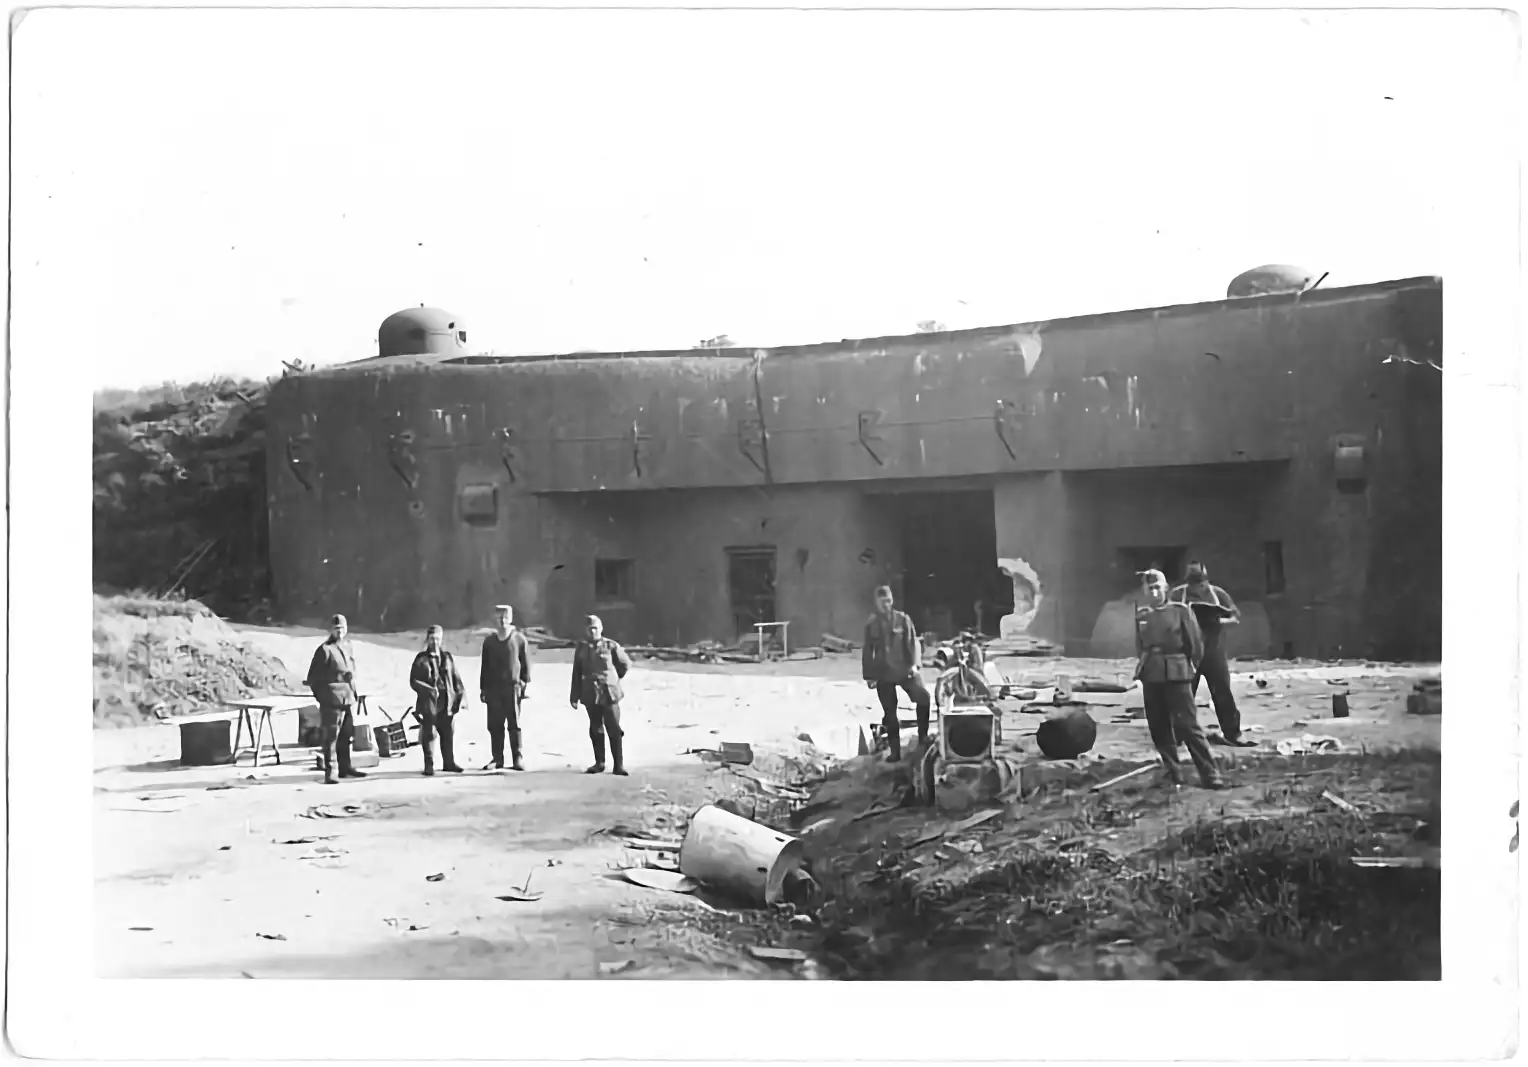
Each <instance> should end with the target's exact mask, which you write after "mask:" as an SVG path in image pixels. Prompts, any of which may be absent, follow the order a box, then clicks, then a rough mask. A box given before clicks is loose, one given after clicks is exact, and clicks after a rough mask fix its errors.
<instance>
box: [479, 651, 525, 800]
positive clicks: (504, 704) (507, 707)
mask: <svg viewBox="0 0 1528 1067" xmlns="http://www.w3.org/2000/svg"><path fill="white" fill-rule="evenodd" d="M530 684H531V657H530V650H529V648H528V646H527V642H526V640H525V635H524V634H522V633H521V632H520V631H519V630H511V631H510V632H509V637H508V638H507V639H505V640H502V641H501V640H499V635H498V634H489V635H488V636H487V637H485V638H483V666H482V668H481V669H480V670H479V672H478V689H479V690H480V691H481V692H482V694H483V703H484V704H485V705H487V707H488V739H489V741H490V742H491V743H492V745H493V765H494V766H495V767H503V766H504V732H505V728H506V727H507V728H508V730H509V750H510V755H511V756H512V757H513V759H514V768H515V770H520V769H521V768H522V764H521V762H520V700H521V698H523V697H524V696H525V687H526V686H528V685H530Z"/></svg>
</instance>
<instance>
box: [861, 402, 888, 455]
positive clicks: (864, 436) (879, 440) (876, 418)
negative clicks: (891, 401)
mask: <svg viewBox="0 0 1528 1067" xmlns="http://www.w3.org/2000/svg"><path fill="white" fill-rule="evenodd" d="M880 425H881V413H880V412H879V411H861V412H860V414H859V443H860V444H861V445H862V446H864V449H865V451H866V452H868V453H869V454H870V458H871V459H873V460H875V462H876V464H877V465H878V466H881V467H884V466H886V461H885V460H883V459H882V458H881V457H880V456H878V455H877V454H876V451H875V449H874V448H873V447H871V446H873V445H879V444H884V443H885V438H883V437H882V436H881V434H880V431H879V429H878V427H879V426H880Z"/></svg>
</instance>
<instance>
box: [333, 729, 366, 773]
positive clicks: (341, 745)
mask: <svg viewBox="0 0 1528 1067" xmlns="http://www.w3.org/2000/svg"><path fill="white" fill-rule="evenodd" d="M335 747H336V748H338V749H339V757H340V777H341V778H365V777H366V772H365V771H358V770H356V769H355V768H354V767H352V766H351V765H350V741H349V739H348V738H347V739H345V740H342V741H338V742H336V744H335Z"/></svg>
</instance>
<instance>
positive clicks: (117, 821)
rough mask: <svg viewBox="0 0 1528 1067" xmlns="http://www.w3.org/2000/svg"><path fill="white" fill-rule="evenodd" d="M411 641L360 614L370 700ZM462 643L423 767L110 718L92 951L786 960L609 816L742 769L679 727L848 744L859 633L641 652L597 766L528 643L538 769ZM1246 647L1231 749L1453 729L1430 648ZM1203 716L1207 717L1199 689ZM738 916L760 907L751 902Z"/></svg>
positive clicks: (645, 817)
mask: <svg viewBox="0 0 1528 1067" xmlns="http://www.w3.org/2000/svg"><path fill="white" fill-rule="evenodd" d="M243 632H244V634H245V635H246V636H247V637H248V638H249V639H250V640H251V641H252V642H254V643H255V644H256V645H257V646H258V647H259V648H261V649H262V650H264V651H267V652H269V653H271V654H272V655H274V656H276V657H277V658H279V659H281V660H282V661H283V662H285V663H286V664H287V666H288V667H289V668H290V669H291V670H292V671H293V672H295V673H296V674H297V676H298V677H301V676H302V672H303V671H304V670H305V669H306V666H307V661H308V659H309V657H310V656H311V654H312V650H313V648H314V646H315V645H316V644H317V643H318V642H319V641H320V640H322V635H321V634H320V633H318V632H317V631H311V630H297V629H275V628H244V630H243ZM420 644H421V638H420V637H419V635H416V634H403V635H387V636H381V637H371V636H365V637H357V638H356V646H357V660H358V675H359V677H360V680H361V687H362V689H363V690H364V691H367V692H368V696H369V701H370V703H371V704H372V706H373V707H374V708H375V707H377V706H381V707H384V708H387V709H388V710H389V711H394V712H396V711H399V710H402V708H404V707H405V706H406V705H407V704H408V703H409V697H408V688H407V682H406V678H407V673H408V665H409V662H410V660H411V658H412V656H413V654H414V652H415V650H417V649H418V648H419V647H420ZM451 644H452V645H453V647H454V648H455V650H456V651H457V654H458V660H459V665H460V667H461V670H462V672H463V675H464V677H465V678H466V679H467V682H468V690H469V695H470V697H471V705H470V706H469V707H468V708H467V710H466V711H464V712H463V714H462V716H461V718H460V719H459V720H458V734H457V736H458V742H457V746H458V748H457V751H458V756H457V758H458V761H459V762H460V763H461V764H462V765H463V766H464V767H466V768H468V771H469V773H467V774H463V775H437V776H436V777H435V778H433V779H426V778H424V777H422V776H421V775H420V773H419V771H420V768H421V766H422V757H421V755H420V753H419V750H418V749H417V748H414V749H410V750H409V752H408V754H407V755H405V756H403V757H402V758H398V759H390V760H384V761H383V762H382V765H381V766H380V767H378V768H375V769H373V770H372V771H371V774H370V777H369V778H367V779H366V780H364V781H356V782H349V783H342V784H339V785H334V786H326V785H323V784H322V783H321V782H320V780H319V779H320V776H319V775H318V773H317V772H316V771H314V770H313V769H312V760H311V756H310V754H309V751H308V750H307V749H301V748H298V747H297V746H296V744H295V737H296V723H295V718H294V717H287V718H286V719H285V720H284V721H282V720H278V723H277V737H278V739H279V740H280V741H281V742H282V743H283V763H282V765H280V766H279V767H273V766H270V765H268V764H267V765H264V766H262V767H260V768H259V769H258V770H253V769H251V768H250V766H249V764H248V761H247V760H246V761H244V762H243V764H242V765H241V766H240V767H239V768H237V769H236V768H232V767H216V768H182V767H180V766H179V764H178V761H177V754H178V748H179V741H178V732H177V731H176V729H174V728H173V727H168V726H145V727H139V728H131V729H121V730H97V731H96V733H95V744H96V761H95V762H96V768H97V769H96V773H95V787H96V796H95V802H96V809H95V820H96V821H95V864H96V894H97V896H96V905H97V906H96V933H97V939H96V943H97V963H98V973H99V974H101V975H102V976H119V977H180V978H186V977H220V976H226V977H239V976H244V977H254V978H277V977H303V978H422V977H438V978H553V977H557V978H564V977H566V978H593V977H600V976H601V975H603V974H615V973H617V968H618V967H619V968H621V970H620V971H619V973H620V974H621V975H622V976H623V977H652V976H679V977H773V976H782V975H780V972H779V971H778V970H774V969H771V968H770V967H769V966H768V965H766V964H762V963H759V962H757V961H755V960H753V959H752V958H750V957H749V956H748V955H747V953H746V952H745V951H744V950H743V947H742V943H741V942H740V941H739V939H738V938H737V937H731V938H729V937H726V936H721V934H720V933H719V932H718V931H717V926H718V923H725V922H726V921H727V920H728V919H729V916H728V915H726V914H724V913H718V912H715V911H712V910H710V908H709V907H708V905H707V904H705V903H704V902H703V901H696V900H693V899H691V898H689V897H686V896H683V895H679V894H671V893H663V892H659V891H655V890H649V889H644V888H640V887H638V886H635V885H632V884H630V883H627V882H625V881H624V880H622V879H620V878H619V877H618V876H617V875H616V874H615V868H616V867H618V866H620V865H621V864H622V863H623V862H625V861H626V860H629V858H630V857H629V854H627V853H626V852H625V850H624V849H623V848H622V847H621V846H620V844H619V842H618V840H617V839H615V838H614V837H612V836H610V835H602V834H599V833H597V832H598V831H601V830H605V829H608V828H611V827H614V826H616V825H626V826H632V827H639V828H645V829H648V830H650V831H654V832H659V833H661V832H662V831H663V829H664V828H665V826H668V825H672V822H673V820H674V819H676V818H680V819H682V817H683V815H686V814H688V812H690V811H693V810H694V808H695V807H698V806H699V805H700V804H701V803H703V802H705V801H706V800H708V799H711V798H713V797H715V796H717V795H719V794H723V793H726V792H728V791H729V790H730V789H732V788H733V787H734V786H735V784H736V779H735V778H733V776H732V775H730V773H729V772H727V771H725V770H721V769H718V768H717V767H716V766H715V765H714V764H710V763H706V762H703V761H701V760H700V759H698V758H696V757H695V756H693V755H687V754H685V750H686V749H690V748H700V747H714V746H715V745H716V744H717V743H718V742H720V741H748V742H752V743H754V744H755V745H768V744H776V743H777V744H781V745H789V744H795V743H796V742H795V738H796V737H797V735H799V734H801V733H807V734H809V735H812V736H813V738H814V739H815V740H817V741H818V742H819V743H821V744H824V745H825V746H826V745H827V744H828V742H827V741H825V740H824V739H827V738H832V739H834V740H833V742H832V743H833V744H841V743H843V739H844V738H847V737H850V736H852V735H853V727H854V726H855V725H856V724H863V725H867V726H868V724H869V723H871V722H873V721H875V720H876V719H878V718H879V711H878V709H877V708H876V707H875V701H874V696H873V694H871V693H870V692H868V691H867V690H866V689H865V687H864V685H863V683H861V682H860V681H859V679H858V675H859V670H858V667H859V663H858V657H857V656H841V657H829V658H827V659H823V660H817V661H805V662H785V663H771V664H760V665H758V666H753V665H736V664H729V665H722V666H713V665H688V664H684V665H680V664H666V663H660V662H657V661H641V660H639V661H638V663H637V665H636V666H635V667H634V669H633V671H632V674H631V675H630V677H629V681H628V690H629V696H628V699H627V701H626V702H625V704H624V705H623V721H624V724H625V726H626V729H627V762H628V765H629V767H630V770H631V776H630V777H628V778H615V777H613V776H610V775H608V774H606V775H602V776H588V775H585V774H583V773H581V772H582V769H583V767H585V766H586V765H587V764H588V763H589V762H590V758H591V753H590V750H589V742H588V737H587V732H586V731H587V720H586V719H585V718H584V716H583V714H582V712H581V711H574V710H572V709H570V708H569V707H568V703H567V687H568V671H569V662H570V659H571V654H570V653H569V652H566V651H541V652H539V653H536V654H535V656H534V664H533V668H534V678H533V682H532V685H531V690H530V699H529V702H528V704H527V707H526V710H525V715H524V722H523V726H524V731H525V742H526V752H525V755H526V763H527V766H528V768H529V769H528V771H526V772H525V773H521V774H516V773H513V772H502V773H487V772H481V771H478V770H476V768H480V767H482V766H483V765H484V764H485V763H487V762H488V759H489V755H488V737H487V729H486V725H485V723H484V721H483V715H482V709H481V705H480V704H479V703H478V702H477V700H476V693H475V681H476V672H477V668H478V662H477V659H476V657H475V656H472V655H471V654H470V652H471V651H472V650H473V648H474V645H475V642H473V641H471V640H470V638H468V637H466V636H463V635H453V636H452V640H451ZM997 663H998V666H999V668H1000V669H1001V670H1002V671H1003V672H1004V673H1005V675H1007V676H1008V677H1009V678H1011V679H1013V680H1016V681H1024V680H1033V681H1036V682H1046V681H1049V680H1050V679H1051V678H1053V677H1054V675H1055V674H1056V673H1058V672H1060V673H1065V674H1068V675H1070V676H1071V677H1072V678H1074V679H1079V678H1094V679H1100V680H1123V679H1124V678H1125V677H1126V676H1127V674H1128V670H1129V666H1130V665H1129V664H1128V663H1125V662H1121V661H1099V660H1038V659H1030V658H1008V659H1000V660H998V661H997ZM1233 669H1234V670H1235V671H1236V675H1235V678H1234V685H1235V689H1236V692H1237V696H1238V700H1239V702H1240V704H1241V707H1242V711H1243V719H1244V722H1246V723H1247V724H1249V726H1252V727H1260V728H1261V729H1260V730H1256V731H1255V732H1253V733H1252V734H1250V736H1252V737H1255V738H1256V739H1258V740H1259V742H1260V745H1259V748H1258V749H1250V750H1244V751H1238V752H1237V753H1236V755H1237V758H1239V759H1247V758H1255V757H1256V754H1257V753H1259V752H1271V751H1272V749H1273V746H1274V744H1275V743H1276V742H1277V741H1278V740H1279V739H1282V738H1287V737H1298V736H1300V735H1301V734H1305V733H1315V734H1321V735H1327V736H1332V737H1336V738H1338V739H1339V740H1340V741H1341V742H1342V744H1343V745H1344V747H1345V748H1347V749H1349V750H1353V749H1363V748H1382V747H1386V746H1400V747H1408V748H1422V749H1434V750H1435V749H1436V748H1437V745H1438V736H1439V719H1438V718H1437V717H1419V716H1408V715H1407V714H1406V713H1405V694H1406V692H1407V691H1408V690H1409V689H1410V687H1411V684H1412V681H1413V680H1414V679H1415V678H1416V677H1419V676H1422V675H1425V674H1433V673H1436V670H1437V669H1436V667H1433V666H1425V665H1424V666H1394V665H1379V664H1363V663H1348V664H1339V665H1331V664H1311V663H1286V662H1276V663H1236V664H1234V665H1233ZM1259 679H1261V680H1262V681H1264V682H1265V683H1266V685H1265V686H1261V687H1260V686H1259V685H1258V684H1257V681H1258V680H1259ZM1333 692H1345V693H1347V694H1348V705H1349V707H1350V709H1351V717H1350V718H1348V719H1345V720H1334V719H1332V718H1331V694H1332V693H1333ZM1082 699H1085V700H1087V701H1088V702H1090V703H1097V704H1100V705H1101V706H1100V707H1098V708H1097V709H1095V718H1097V719H1098V720H1099V723H1100V729H1099V741H1098V745H1097V746H1096V749H1095V751H1096V753H1097V757H1095V758H1099V759H1102V758H1109V757H1118V758H1147V757H1149V755H1150V745H1149V741H1148V740H1147V737H1146V729H1145V725H1144V721H1143V720H1139V719H1131V720H1128V721H1123V722H1120V723H1114V722H1111V721H1110V720H1111V719H1112V718H1113V717H1115V716H1117V715H1120V714H1121V713H1122V712H1123V711H1124V710H1125V709H1124V704H1125V702H1126V699H1127V698H1126V696H1125V695H1124V694H1117V695H1116V694H1102V695H1087V696H1085V697H1083V698H1082ZM1201 703H1206V704H1207V697H1206V696H1205V695H1203V694H1202V695H1201ZM1201 718H1202V719H1203V721H1205V722H1207V723H1208V722H1211V721H1213V716H1212V715H1211V714H1210V713H1209V712H1208V711H1207V710H1206V711H1204V712H1202V713H1201ZM1039 721H1040V717H1039V716H1038V715H1036V714H1034V713H1031V712H1025V711H1023V710H1021V709H1020V708H1018V707H1017V706H1014V707H1012V708H1010V709H1009V710H1007V711H1005V715H1004V732H1005V736H1006V737H1007V739H1008V740H1009V741H1010V743H1015V742H1016V743H1017V744H1019V745H1023V746H1029V747H1032V739H1030V738H1028V737H1026V736H1025V735H1026V734H1027V733H1029V732H1031V731H1033V729H1034V725H1035V724H1036V723H1038V722H1039ZM1222 751H1229V750H1222ZM846 754H847V753H846ZM1035 758H1036V759H1038V756H1036V757H1035ZM1232 777H1233V782H1234V781H1235V774H1234V772H1233V775H1232ZM1239 788H1240V789H1245V790H1247V791H1251V790H1253V789H1254V788H1255V789H1256V790H1257V791H1258V792H1259V793H1261V792H1262V791H1263V790H1264V785H1261V784H1260V785H1257V786H1254V785H1253V784H1252V783H1251V782H1250V781H1249V782H1248V784H1247V785H1246V786H1244V787H1233V789H1232V791H1231V793H1230V794H1221V795H1220V796H1221V797H1222V798H1224V799H1226V800H1229V801H1231V802H1233V803H1234V799H1235V796H1236V794H1237V792H1238V789H1239ZM318 804H362V805H364V806H365V807H364V810H363V813H362V814H361V815H360V816H358V817H354V818H344V819H313V818H305V817H303V813H304V812H306V811H308V810H309V809H310V808H311V807H313V806H314V805H318ZM1191 817H1196V816H1192V815H1191V814H1189V813H1187V812H1186V813H1185V815H1184V818H1185V819H1187V818H1191ZM307 838H311V839H313V840H300V839H307ZM433 875H444V878H441V879H437V880H433V881H432V880H430V877H431V876H433ZM527 879H529V881H530V888H531V889H532V890H533V891H534V890H540V891H542V892H543V893H544V895H543V896H542V897H541V899H540V900H538V901H535V902H531V903H524V902H508V901H502V900H499V899H497V897H498V896H500V895H502V894H504V893H505V892H506V891H507V890H509V889H510V888H512V887H519V886H523V885H524V884H525V883H526V881H527ZM666 917H672V918H674V919H676V920H682V921H676V922H672V923H665V922H664V921H663V920H664V919H665V918H666ZM730 918H733V919H736V921H737V923H738V924H743V925H746V923H747V922H748V917H747V916H746V914H744V913H741V912H739V913H736V914H734V915H733V916H730ZM663 931H669V933H668V934H664V933H663ZM706 931H710V932H706ZM263 935H269V936H263ZM628 961H630V962H628ZM791 973H794V974H795V976H798V977H799V976H802V972H801V971H800V970H798V971H796V972H791ZM807 976H809V974H808V975H807Z"/></svg>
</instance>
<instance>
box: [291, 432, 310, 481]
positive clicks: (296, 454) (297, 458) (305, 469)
mask: <svg viewBox="0 0 1528 1067" xmlns="http://www.w3.org/2000/svg"><path fill="white" fill-rule="evenodd" d="M286 455H287V466H288V467H289V468H290V469H291V471H292V476H293V477H295V478H296V479H297V480H298V482H300V483H301V484H302V487H303V488H304V489H306V490H307V491H308V492H310V493H311V492H313V477H312V471H313V468H314V466H315V464H314V462H313V438H312V437H310V436H309V435H307V434H305V433H303V434H298V435H297V436H296V437H288V438H287V444H286Z"/></svg>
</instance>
